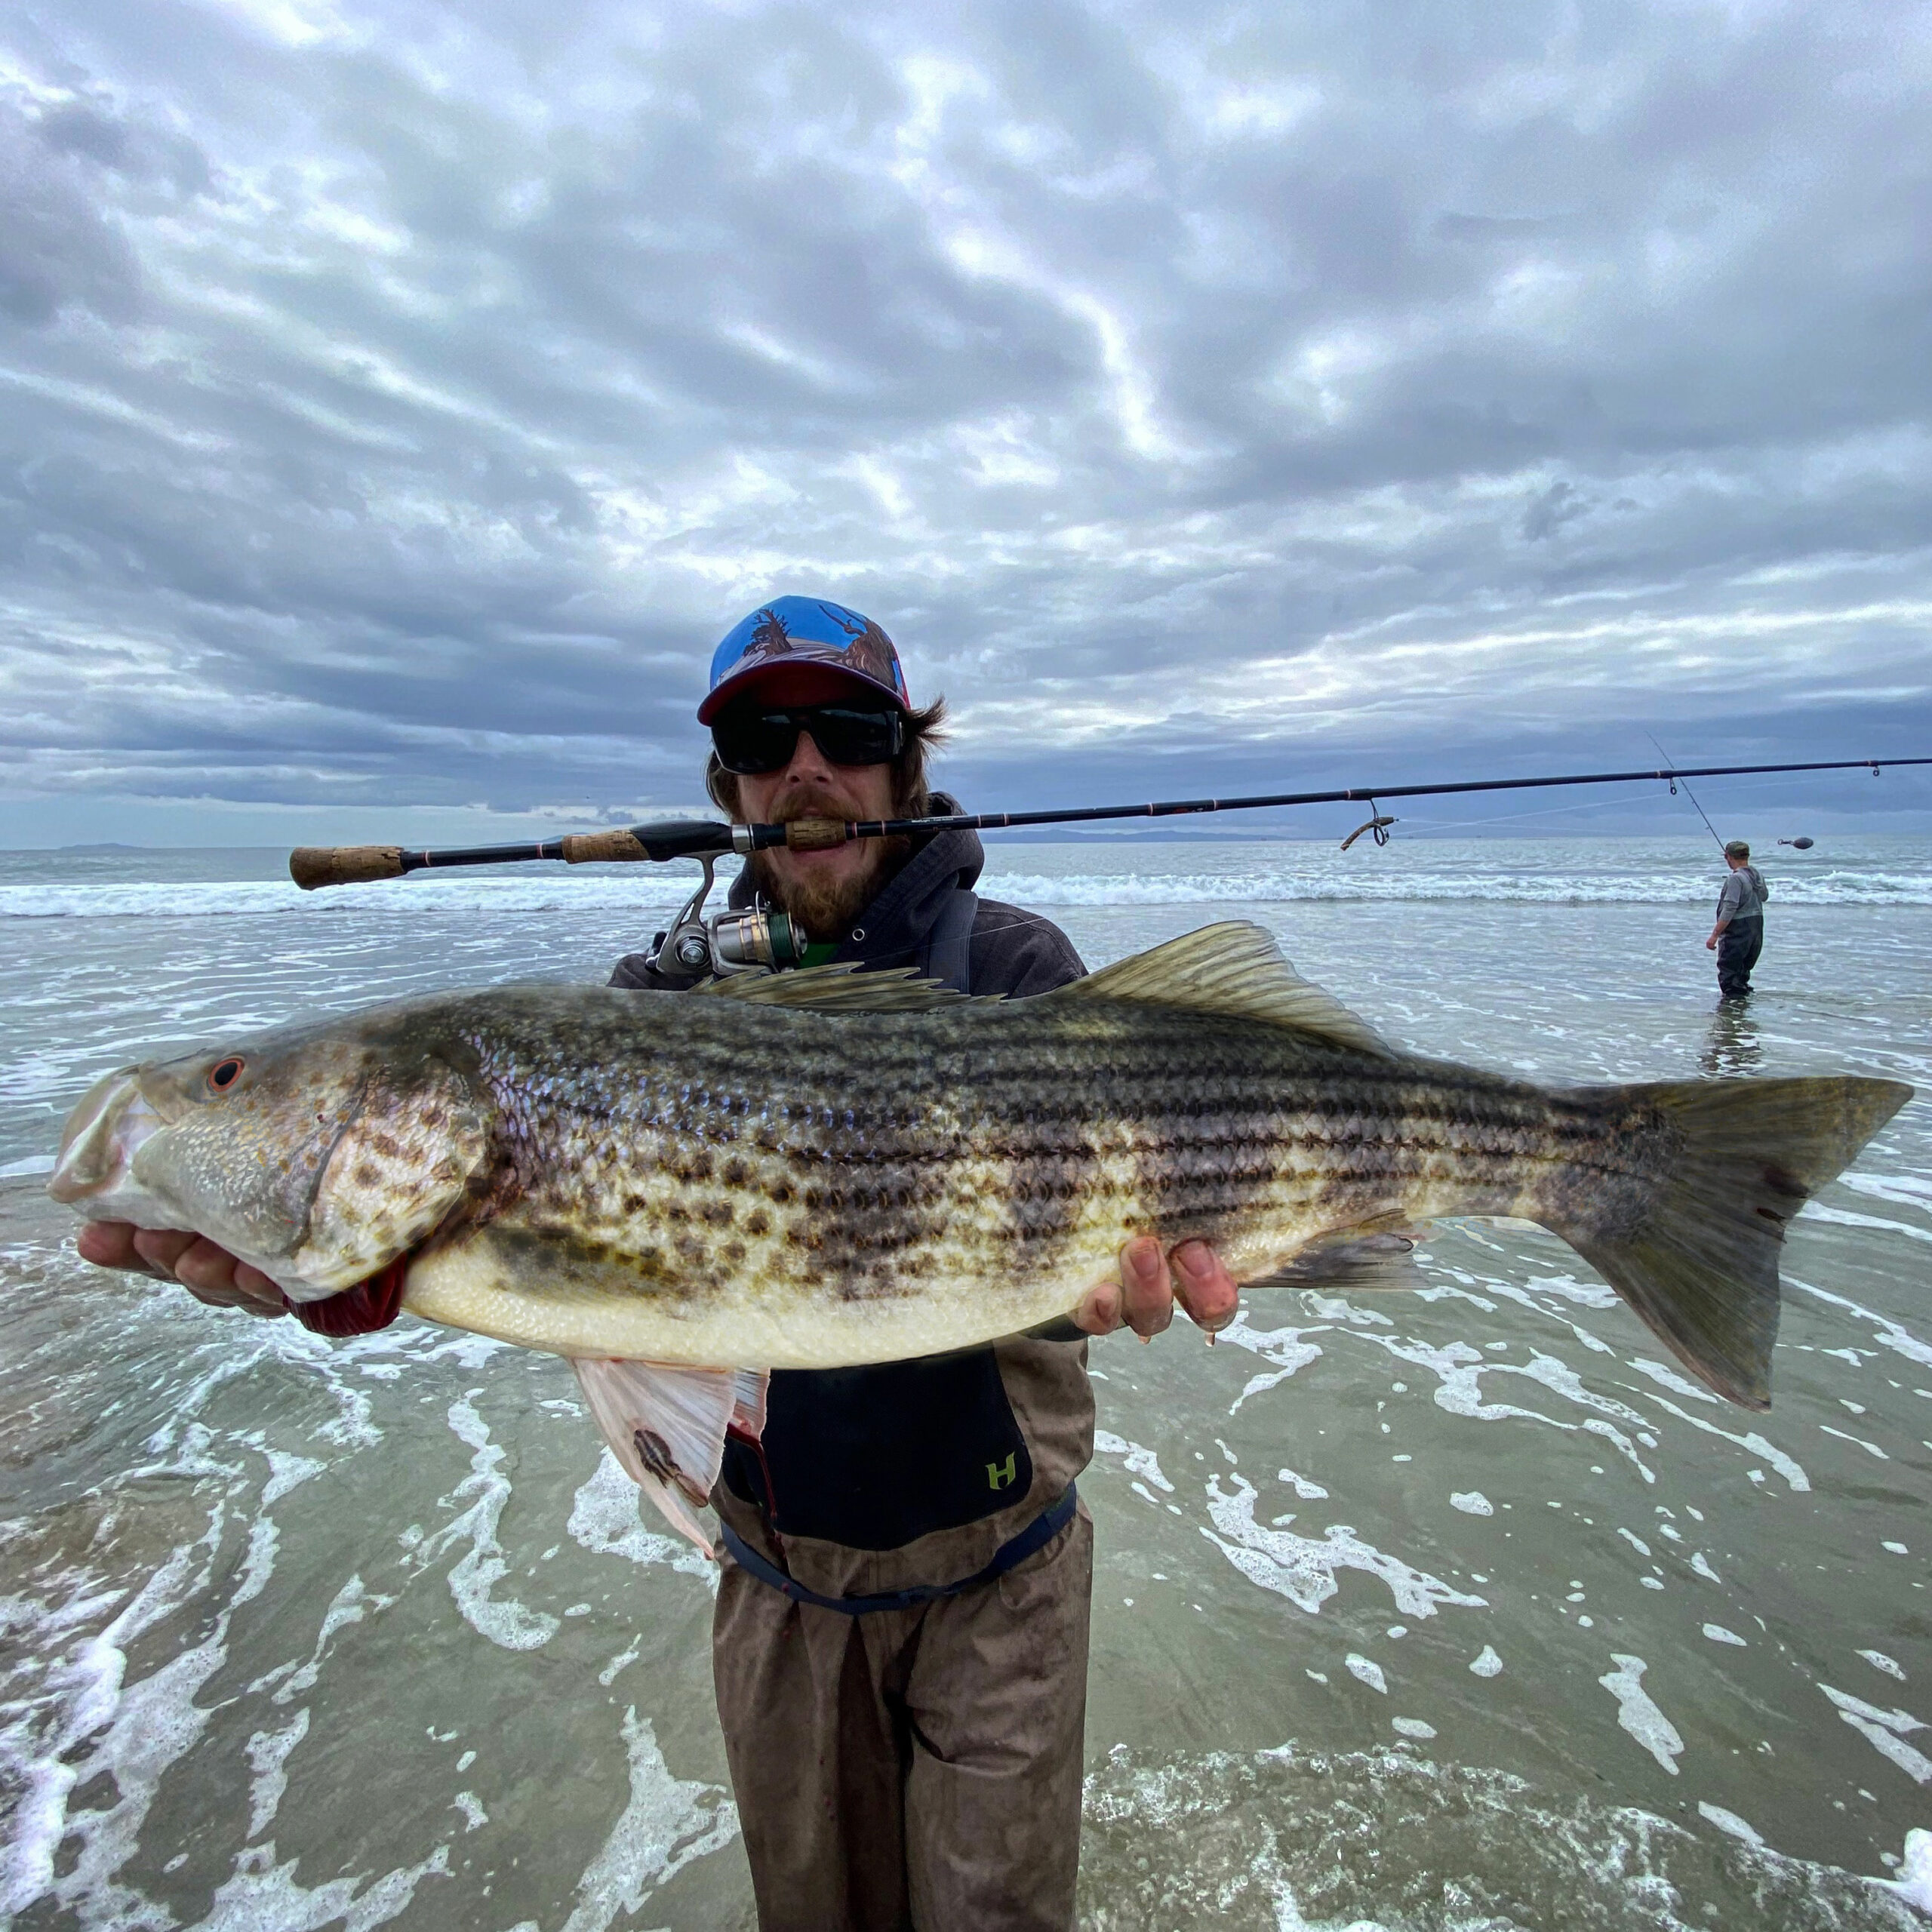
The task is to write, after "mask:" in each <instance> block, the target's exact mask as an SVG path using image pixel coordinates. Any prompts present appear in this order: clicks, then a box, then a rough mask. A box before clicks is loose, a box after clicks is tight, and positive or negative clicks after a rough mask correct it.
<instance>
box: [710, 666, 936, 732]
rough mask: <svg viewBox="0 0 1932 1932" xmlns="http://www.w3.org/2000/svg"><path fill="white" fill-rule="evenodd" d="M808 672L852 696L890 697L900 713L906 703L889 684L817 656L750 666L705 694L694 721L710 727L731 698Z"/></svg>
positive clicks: (905, 707)
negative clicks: (829, 681)
mask: <svg viewBox="0 0 1932 1932" xmlns="http://www.w3.org/2000/svg"><path fill="white" fill-rule="evenodd" d="M801 671H803V672H811V674H812V675H814V677H821V678H828V679H829V680H831V681H832V685H833V686H834V688H835V689H837V690H838V691H850V692H851V693H853V694H859V693H861V692H863V694H865V695H866V696H867V697H874V698H880V697H883V698H889V699H890V700H891V701H892V703H894V704H895V705H897V706H898V707H899V709H900V710H901V711H903V710H905V709H907V706H906V700H904V699H903V697H900V695H899V694H898V692H897V691H894V689H893V688H892V687H891V685H882V684H881V683H880V682H879V681H878V679H877V678H869V677H867V676H866V675H865V674H864V673H863V672H859V671H848V670H847V669H845V668H844V666H843V665H840V664H834V663H830V662H829V661H828V660H826V659H824V658H822V657H818V658H814V657H802V656H801V657H791V658H786V659H781V660H778V661H777V662H767V663H762V664H753V665H751V666H749V667H747V668H746V669H744V670H743V671H740V672H737V673H735V674H734V675H733V676H731V677H729V678H726V679H725V680H724V682H723V683H722V684H721V685H718V686H717V687H716V688H715V689H714V690H712V691H710V692H709V693H708V694H706V697H705V700H704V702H703V703H702V704H700V706H698V708H697V721H698V722H699V723H700V724H709V723H710V722H711V721H712V719H713V718H715V717H716V716H717V715H718V712H721V711H722V710H723V709H724V707H725V706H727V705H728V704H729V703H731V702H732V701H733V700H734V699H737V698H740V697H746V696H747V695H749V694H751V693H752V692H755V691H757V689H758V687H759V686H760V685H769V684H773V683H776V682H777V681H778V680H779V679H780V678H795V677H796V676H797V675H798V673H799V672H801Z"/></svg>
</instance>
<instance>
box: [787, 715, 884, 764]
mask: <svg viewBox="0 0 1932 1932" xmlns="http://www.w3.org/2000/svg"><path fill="white" fill-rule="evenodd" d="M800 722H801V724H803V725H804V728H805V729H806V730H807V731H810V732H811V734H812V737H813V738H814V740H816V742H817V745H818V748H819V749H820V751H822V752H824V754H825V755H826V757H827V758H829V759H831V761H832V763H833V764H884V762H885V761H886V760H887V759H888V758H896V757H897V756H898V755H899V751H900V746H901V745H902V744H903V742H904V740H903V736H902V734H901V731H900V720H899V714H898V713H897V712H896V711H853V710H849V709H847V708H846V707H845V706H843V705H833V704H827V705H821V706H819V708H818V709H817V710H816V711H814V712H808V713H807V714H806V715H804V717H803V718H801V719H800Z"/></svg>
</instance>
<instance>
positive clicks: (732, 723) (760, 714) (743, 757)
mask: <svg viewBox="0 0 1932 1932" xmlns="http://www.w3.org/2000/svg"><path fill="white" fill-rule="evenodd" d="M800 731H809V732H810V733H811V735H812V740H813V742H814V743H815V744H816V745H817V746H818V748H819V749H820V752H823V754H824V755H825V756H826V758H829V759H830V760H831V761H832V763H833V764H884V763H885V761H887V760H888V758H897V756H898V755H899V753H900V751H902V750H903V749H904V746H905V742H906V739H905V729H904V725H903V721H902V720H901V719H900V716H899V714H898V713H897V712H896V711H858V710H854V709H851V708H850V707H848V706H844V705H829V704H828V705H817V706H811V708H809V709H802V710H798V711H754V710H749V709H746V710H743V711H729V712H724V713H722V714H721V715H720V716H719V717H718V718H717V719H716V720H715V721H714V722H713V723H712V728H711V738H712V743H713V744H715V746H717V748H718V762H719V764H721V765H723V766H724V768H725V770H726V771H735V772H737V773H738V774H740V776H741V777H759V776H761V775H763V774H765V773H768V772H773V771H783V770H784V768H786V765H788V764H790V763H791V761H792V752H793V751H794V750H795V749H796V748H797V746H798V734H799V732H800Z"/></svg>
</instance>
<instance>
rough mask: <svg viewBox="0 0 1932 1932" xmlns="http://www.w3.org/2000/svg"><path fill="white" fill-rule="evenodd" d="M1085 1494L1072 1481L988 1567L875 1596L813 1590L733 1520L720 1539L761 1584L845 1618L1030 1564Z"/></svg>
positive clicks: (951, 1591) (949, 1592)
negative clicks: (755, 1544)
mask: <svg viewBox="0 0 1932 1932" xmlns="http://www.w3.org/2000/svg"><path fill="white" fill-rule="evenodd" d="M1079 1500H1080V1498H1079V1496H1078V1494H1077V1492H1076V1491H1075V1488H1074V1486H1073V1484H1072V1483H1069V1484H1067V1486H1066V1488H1065V1489H1064V1490H1063V1491H1062V1492H1061V1494H1060V1500H1059V1501H1058V1502H1057V1503H1054V1504H1053V1505H1052V1506H1051V1507H1050V1508H1048V1509H1046V1510H1044V1511H1043V1512H1041V1514H1040V1515H1037V1516H1035V1518H1033V1520H1032V1521H1031V1522H1030V1523H1029V1524H1027V1525H1026V1527H1025V1528H1024V1529H1023V1530H1022V1531H1020V1534H1018V1535H1017V1537H1013V1538H1011V1540H1009V1541H1008V1542H1005V1543H1001V1545H1000V1546H999V1548H998V1549H996V1550H995V1551H994V1552H993V1560H992V1561H991V1562H990V1563H989V1564H987V1565H986V1567H985V1568H984V1569H983V1570H976V1571H974V1573H973V1574H972V1575H971V1576H970V1577H961V1578H960V1580H958V1583H915V1584H914V1585H913V1586H912V1588H911V1589H906V1590H891V1591H888V1592H887V1593H886V1594H885V1595H882V1596H875V1597H827V1596H821V1595H820V1594H819V1593H818V1592H817V1591H816V1590H808V1589H806V1588H805V1586H804V1584H802V1583H800V1582H799V1581H798V1580H797V1579H796V1578H795V1577H788V1576H786V1574H785V1573H784V1571H782V1570H781V1569H780V1568H779V1567H778V1566H777V1564H775V1563H768V1562H767V1561H765V1560H764V1558H763V1557H761V1555H759V1554H758V1552H757V1551H756V1550H755V1549H752V1546H750V1544H749V1543H746V1541H745V1540H744V1538H743V1537H741V1536H740V1535H739V1534H737V1531H735V1530H734V1529H733V1528H732V1527H731V1525H730V1524H728V1523H720V1524H718V1539H719V1540H720V1541H721V1543H723V1544H724V1547H725V1548H726V1549H728V1550H729V1551H730V1552H731V1557H732V1560H733V1561H734V1562H735V1563H736V1564H737V1565H738V1567H740V1569H741V1570H748V1571H750V1573H751V1574H752V1575H753V1576H754V1577H756V1578H757V1579H758V1581H759V1582H760V1583H769V1584H770V1585H771V1587H772V1588H773V1589H774V1590H777V1591H778V1592H780V1594H781V1595H784V1596H788V1597H789V1598H791V1599H792V1601H793V1602H794V1603H808V1604H811V1605H812V1607H814V1609H817V1610H835V1611H838V1614H839V1615H840V1616H841V1617H867V1616H870V1615H871V1614H872V1613H873V1612H875V1611H881V1610H910V1609H911V1608H912V1606H913V1605H914V1604H921V1603H937V1601H939V1600H940V1598H942V1597H956V1596H958V1595H959V1594H960V1592H961V1591H963V1590H970V1589H976V1588H977V1586H979V1585H980V1584H981V1583H991V1582H992V1581H993V1580H994V1579H995V1577H1004V1575H1005V1574H1006V1573H1007V1572H1008V1571H1009V1570H1011V1569H1012V1568H1014V1567H1015V1566H1016V1565H1017V1564H1021V1563H1024V1562H1025V1561H1026V1559H1027V1558H1028V1557H1029V1556H1031V1555H1032V1554H1033V1552H1034V1551H1035V1550H1036V1549H1044V1548H1045V1547H1046V1546H1047V1545H1048V1543H1051V1542H1052V1541H1053V1540H1054V1537H1057V1536H1058V1535H1059V1534H1060V1531H1062V1530H1063V1529H1065V1528H1066V1526H1067V1524H1069V1523H1070V1522H1071V1521H1072V1520H1073V1511H1074V1506H1075V1504H1076V1503H1078V1501H1079Z"/></svg>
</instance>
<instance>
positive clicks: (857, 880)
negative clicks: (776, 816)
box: [749, 812, 912, 940]
mask: <svg viewBox="0 0 1932 1932" xmlns="http://www.w3.org/2000/svg"><path fill="white" fill-rule="evenodd" d="M789 816H790V817H797V818H816V817H823V816H829V814H820V813H817V812H797V813H792V814H789ZM780 822H781V823H782V821H780ZM845 849H846V850H847V851H857V854H859V857H860V863H859V864H858V866H856V867H855V868H854V869H850V870H848V871H844V872H836V873H834V872H828V871H826V870H823V869H819V870H810V871H807V870H803V869H801V868H799V866H798V863H797V862H798V858H799V857H800V856H801V855H800V854H796V853H792V852H785V851H777V852H756V853H754V854H752V857H751V860H750V861H749V864H750V868H751V875H752V882H753V884H755V886H756V887H757V888H758V891H759V892H760V893H761V894H763V895H764V897H765V898H767V899H768V900H770V901H771V903H772V904H774V906H778V907H779V908H780V909H781V910H783V911H784V912H789V914H790V915H792V918H793V919H794V920H795V921H796V922H797V923H798V924H799V925H801V927H803V928H804V931H805V934H806V935H807V937H808V938H811V939H814V940H836V939H838V938H841V937H843V936H844V934H845V933H846V932H848V931H850V929H851V924H852V921H854V919H856V918H857V917H858V916H859V915H860V913H861V912H863V911H864V910H865V909H866V907H867V906H869V905H870V904H871V903H872V900H873V899H874V898H875V897H876V896H877V894H878V891H879V889H880V888H881V887H882V886H883V885H884V884H885V882H886V881H887V880H888V878H891V876H892V875H893V873H894V872H895V871H896V870H897V869H898V868H899V866H900V865H902V864H903V863H904V862H905V858H906V854H907V853H908V852H909V851H910V850H911V849H912V848H911V845H910V844H909V841H906V840H905V839H903V838H869V839H866V840H864V841H862V842H861V843H860V844H859V845H857V847H851V846H848V847H847V848H845ZM811 856H814V857H815V856H817V855H816V854H814V855H811Z"/></svg>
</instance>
